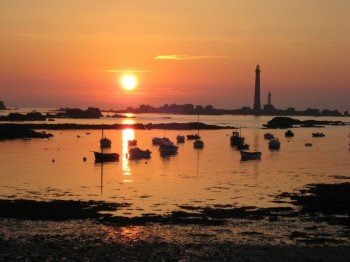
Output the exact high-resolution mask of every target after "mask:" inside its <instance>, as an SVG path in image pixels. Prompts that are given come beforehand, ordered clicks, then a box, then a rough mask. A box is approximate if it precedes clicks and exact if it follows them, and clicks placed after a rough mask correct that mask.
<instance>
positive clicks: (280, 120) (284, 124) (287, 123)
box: [263, 117, 345, 128]
mask: <svg viewBox="0 0 350 262" xmlns="http://www.w3.org/2000/svg"><path fill="white" fill-rule="evenodd" d="M323 125H336V126H340V125H345V123H344V122H342V121H322V120H321V121H319V120H304V121H301V120H298V119H294V118H291V117H274V118H273V119H271V120H270V121H269V122H267V124H264V125H263V126H264V127H266V128H292V127H296V126H297V127H323Z"/></svg>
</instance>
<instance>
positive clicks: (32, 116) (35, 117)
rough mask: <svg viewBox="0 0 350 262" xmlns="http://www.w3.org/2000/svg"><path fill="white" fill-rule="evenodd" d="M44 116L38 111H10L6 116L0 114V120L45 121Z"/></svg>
mask: <svg viewBox="0 0 350 262" xmlns="http://www.w3.org/2000/svg"><path fill="white" fill-rule="evenodd" d="M45 120H46V116H44V115H42V114H41V113H39V112H31V113H27V114H20V113H10V114H8V115H7V116H0V121H45Z"/></svg>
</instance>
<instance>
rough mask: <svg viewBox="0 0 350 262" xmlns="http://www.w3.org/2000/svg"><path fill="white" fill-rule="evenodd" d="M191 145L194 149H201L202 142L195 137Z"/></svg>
mask: <svg viewBox="0 0 350 262" xmlns="http://www.w3.org/2000/svg"><path fill="white" fill-rule="evenodd" d="M193 147H194V148H196V149H201V148H203V147H204V142H203V141H202V140H200V139H197V140H196V141H194V142H193Z"/></svg>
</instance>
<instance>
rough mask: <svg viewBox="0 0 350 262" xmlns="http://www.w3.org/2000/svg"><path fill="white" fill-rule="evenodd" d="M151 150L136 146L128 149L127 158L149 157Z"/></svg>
mask: <svg viewBox="0 0 350 262" xmlns="http://www.w3.org/2000/svg"><path fill="white" fill-rule="evenodd" d="M151 153H152V152H151V151H149V150H148V149H147V150H141V149H140V148H138V147H133V148H130V149H129V158H130V159H142V158H150V157H151Z"/></svg>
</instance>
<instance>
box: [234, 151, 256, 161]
mask: <svg viewBox="0 0 350 262" xmlns="http://www.w3.org/2000/svg"><path fill="white" fill-rule="evenodd" d="M239 152H240V153H241V160H257V159H261V152H248V151H239Z"/></svg>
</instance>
